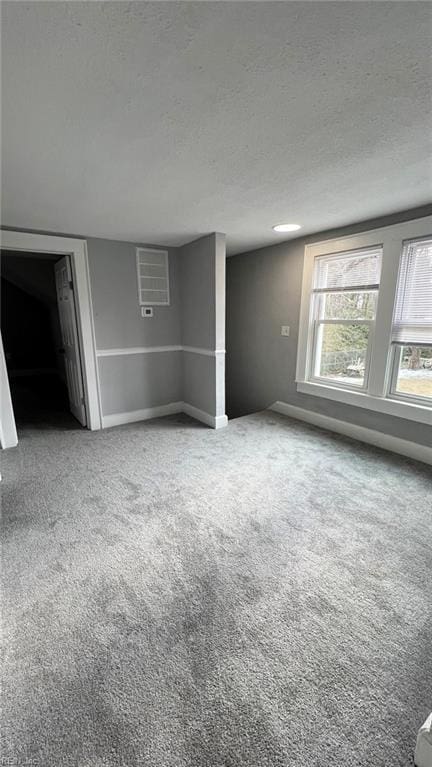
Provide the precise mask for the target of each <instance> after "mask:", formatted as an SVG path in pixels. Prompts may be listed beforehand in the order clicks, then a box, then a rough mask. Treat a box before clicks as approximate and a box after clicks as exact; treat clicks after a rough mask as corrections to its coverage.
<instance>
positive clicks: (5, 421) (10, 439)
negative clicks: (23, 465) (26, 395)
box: [0, 335, 18, 449]
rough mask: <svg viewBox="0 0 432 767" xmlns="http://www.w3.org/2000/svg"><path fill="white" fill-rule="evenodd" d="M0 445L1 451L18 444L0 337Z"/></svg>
mask: <svg viewBox="0 0 432 767" xmlns="http://www.w3.org/2000/svg"><path fill="white" fill-rule="evenodd" d="M0 386H1V389H0V395H1V408H0V415H1V417H0V445H1V446H2V448H3V449H5V448H7V447H15V445H17V444H18V437H17V431H16V426H15V417H14V412H13V407H12V399H11V395H10V389H9V378H8V374H7V368H6V360H5V355H4V350H3V340H2V338H1V335H0Z"/></svg>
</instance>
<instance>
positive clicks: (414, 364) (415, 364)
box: [396, 346, 432, 398]
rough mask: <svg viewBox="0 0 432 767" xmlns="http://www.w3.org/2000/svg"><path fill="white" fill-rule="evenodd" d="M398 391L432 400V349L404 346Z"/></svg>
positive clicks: (397, 385)
mask: <svg viewBox="0 0 432 767" xmlns="http://www.w3.org/2000/svg"><path fill="white" fill-rule="evenodd" d="M396 391H397V392H400V393H401V394H409V395H410V396H413V395H414V396H415V397H431V398H432V348H430V347H425V346H423V347H422V346H402V349H401V354H400V362H399V370H398V376H397V383H396Z"/></svg>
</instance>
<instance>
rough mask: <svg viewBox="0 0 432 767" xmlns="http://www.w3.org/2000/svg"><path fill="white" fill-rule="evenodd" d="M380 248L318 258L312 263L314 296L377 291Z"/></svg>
mask: <svg viewBox="0 0 432 767" xmlns="http://www.w3.org/2000/svg"><path fill="white" fill-rule="evenodd" d="M381 253H382V248H381V246H379V247H374V248H364V249H362V250H358V251H349V252H345V253H337V254H334V255H330V256H319V257H318V258H316V259H315V272H314V288H313V289H314V292H316V293H319V292H321V291H322V292H327V291H331V292H336V291H339V290H350V291H356V290H377V289H378V287H379V281H380V271H381Z"/></svg>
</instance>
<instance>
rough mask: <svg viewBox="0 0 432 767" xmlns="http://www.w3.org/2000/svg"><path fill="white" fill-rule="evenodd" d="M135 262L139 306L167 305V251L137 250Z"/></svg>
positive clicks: (168, 298) (168, 299) (168, 300)
mask: <svg viewBox="0 0 432 767" xmlns="http://www.w3.org/2000/svg"><path fill="white" fill-rule="evenodd" d="M136 260H137V276H138V298H139V303H140V305H141V306H144V305H149V304H152V305H159V306H167V305H169V302H170V297H169V271H168V251H166V250H156V249H150V248H137V249H136Z"/></svg>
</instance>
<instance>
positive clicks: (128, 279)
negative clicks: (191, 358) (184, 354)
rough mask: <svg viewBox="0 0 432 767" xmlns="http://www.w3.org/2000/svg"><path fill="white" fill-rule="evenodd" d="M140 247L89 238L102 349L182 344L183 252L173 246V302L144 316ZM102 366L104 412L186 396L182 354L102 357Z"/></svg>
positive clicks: (171, 267)
mask: <svg viewBox="0 0 432 767" xmlns="http://www.w3.org/2000/svg"><path fill="white" fill-rule="evenodd" d="M136 247H137V244H136V243H130V242H118V241H114V240H103V239H88V240H87V251H88V260H89V269H90V281H91V291H92V304H93V316H94V323H95V334H96V346H97V348H98V349H99V350H101V349H127V348H131V347H148V346H178V345H180V344H181V326H180V290H179V263H178V252H177V250H176V249H175V248H169V249H168V253H169V275H170V306H154V307H153V313H154V316H153V317H150V318H143V317H141V307H140V305H139V303H138V286H137V270H136ZM143 247H145V246H143ZM151 247H155V246H153V245H152V246H151ZM98 369H99V382H100V390H101V398H102V412H103V414H104V415H110V414H113V413H123V412H129V411H135V410H145V409H147V408H152V407H156V406H158V405H166V404H168V403H170V402H178V401H180V400H182V362H181V352H169V351H168V352H157V353H153V354H130V355H124V354H122V355H118V356H112V357H99V359H98Z"/></svg>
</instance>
